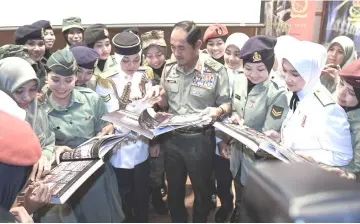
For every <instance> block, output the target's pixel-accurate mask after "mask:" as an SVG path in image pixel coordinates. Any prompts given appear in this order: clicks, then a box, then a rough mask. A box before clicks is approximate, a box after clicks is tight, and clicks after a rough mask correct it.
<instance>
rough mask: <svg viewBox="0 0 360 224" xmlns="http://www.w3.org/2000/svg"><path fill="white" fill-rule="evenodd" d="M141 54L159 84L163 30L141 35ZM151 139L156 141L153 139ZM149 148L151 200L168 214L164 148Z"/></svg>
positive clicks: (161, 213) (163, 63)
mask: <svg viewBox="0 0 360 224" xmlns="http://www.w3.org/2000/svg"><path fill="white" fill-rule="evenodd" d="M141 41H142V48H143V50H142V54H143V55H144V58H145V60H144V65H145V66H149V67H150V68H151V69H152V71H153V74H154V79H153V80H152V84H153V85H159V84H160V79H161V75H162V72H163V70H164V67H165V64H166V55H167V54H166V51H167V48H166V42H165V39H164V31H162V30H152V31H149V32H146V33H144V34H142V35H141ZM152 141H158V139H154V140H152ZM151 145H152V147H151V148H150V156H151V158H150V179H151V184H150V185H151V186H150V187H151V202H152V205H153V207H154V209H155V211H156V212H157V213H159V214H160V215H166V214H168V209H167V206H166V204H165V202H164V200H163V197H164V196H165V195H166V193H167V189H166V184H165V171H164V162H165V161H164V150H161V149H160V147H159V146H155V145H156V143H152V144H151Z"/></svg>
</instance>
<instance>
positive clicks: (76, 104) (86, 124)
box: [41, 87, 107, 148]
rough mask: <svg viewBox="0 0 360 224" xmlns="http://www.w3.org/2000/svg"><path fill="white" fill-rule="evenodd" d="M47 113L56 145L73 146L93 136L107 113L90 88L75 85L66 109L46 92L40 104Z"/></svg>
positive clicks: (99, 130)
mask: <svg viewBox="0 0 360 224" xmlns="http://www.w3.org/2000/svg"><path fill="white" fill-rule="evenodd" d="M41 106H42V107H43V108H44V109H45V111H46V112H47V114H48V117H49V123H50V128H51V129H52V130H54V132H55V137H56V145H66V146H69V147H71V148H75V147H77V146H78V145H80V144H82V143H83V142H85V141H87V140H89V139H91V138H93V137H95V135H96V134H97V133H99V132H101V131H102V129H103V128H104V126H105V125H106V122H105V121H103V120H101V118H102V117H103V116H104V115H105V114H106V113H107V111H106V107H105V104H104V102H103V101H102V99H101V98H100V97H99V96H98V95H97V94H96V93H95V92H94V91H92V90H90V89H88V88H83V87H76V88H75V89H74V90H73V92H72V97H71V102H70V104H69V106H68V107H67V108H66V109H60V108H59V107H58V106H57V105H55V103H54V102H51V101H50V99H49V95H48V93H46V97H45V101H44V103H43V104H42V105H41Z"/></svg>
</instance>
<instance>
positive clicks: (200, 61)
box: [176, 53, 205, 74]
mask: <svg viewBox="0 0 360 224" xmlns="http://www.w3.org/2000/svg"><path fill="white" fill-rule="evenodd" d="M201 55H202V54H201V53H199V58H198V60H197V62H196V64H195V67H194V68H193V69H192V70H191V71H190V72H188V73H185V72H184V67H183V66H177V68H176V69H177V70H178V71H180V72H182V73H184V74H192V73H193V72H194V71H195V70H196V71H197V72H199V73H200V74H201V73H203V71H204V66H205V65H204V62H205V60H204V58H203V57H201Z"/></svg>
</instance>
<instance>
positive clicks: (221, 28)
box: [202, 24, 229, 65]
mask: <svg viewBox="0 0 360 224" xmlns="http://www.w3.org/2000/svg"><path fill="white" fill-rule="evenodd" d="M228 35H229V31H228V29H227V27H226V26H225V25H223V24H212V25H210V26H209V27H208V28H207V29H206V31H205V33H204V37H203V41H204V42H205V44H206V49H205V50H203V51H202V52H203V53H206V54H209V55H210V56H211V57H212V58H213V59H215V60H216V61H218V62H220V63H221V64H223V65H224V64H225V61H224V54H225V41H226V38H227V37H228Z"/></svg>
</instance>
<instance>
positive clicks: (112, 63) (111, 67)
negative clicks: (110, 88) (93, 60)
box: [94, 55, 120, 76]
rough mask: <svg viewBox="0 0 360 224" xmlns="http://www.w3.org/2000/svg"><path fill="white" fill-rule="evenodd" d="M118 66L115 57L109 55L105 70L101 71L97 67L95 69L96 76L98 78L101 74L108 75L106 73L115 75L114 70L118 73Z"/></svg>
mask: <svg viewBox="0 0 360 224" xmlns="http://www.w3.org/2000/svg"><path fill="white" fill-rule="evenodd" d="M116 64H117V62H116V60H115V58H114V57H113V55H109V57H108V58H107V59H106V62H105V65H104V70H103V71H100V69H99V68H98V67H97V66H96V67H95V69H94V75H95V76H97V75H100V74H102V73H106V72H111V73H112V74H111V75H114V74H115V73H114V72H113V70H114V71H116V69H117V66H116ZM119 66H120V65H119ZM119 68H120V67H119ZM118 70H119V69H118Z"/></svg>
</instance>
